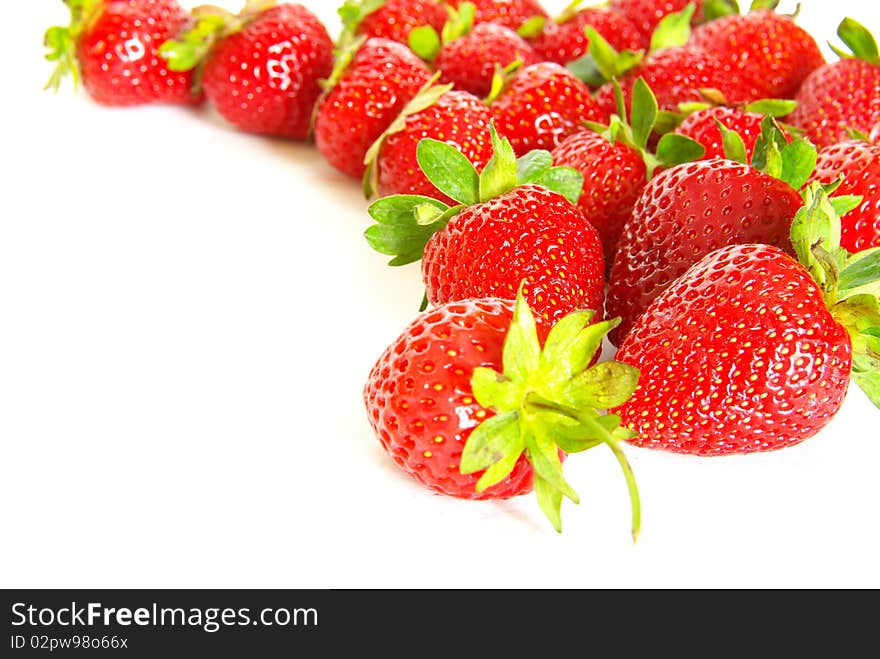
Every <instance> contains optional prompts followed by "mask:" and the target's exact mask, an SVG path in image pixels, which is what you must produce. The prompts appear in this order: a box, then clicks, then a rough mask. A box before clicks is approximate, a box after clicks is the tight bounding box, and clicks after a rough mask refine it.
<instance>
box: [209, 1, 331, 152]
mask: <svg viewBox="0 0 880 659" xmlns="http://www.w3.org/2000/svg"><path fill="white" fill-rule="evenodd" d="M333 48H334V46H333V40H332V39H331V38H330V35H329V34H327V30H326V29H325V28H324V26H323V25H322V24H321V22H320V21H319V20H318V19H317V18H316V17H315V15H314V14H312V13H311V12H310V11H309V10H308V9H306V8H305V7H303V6H302V5H296V4H281V5H278V6H276V7H273V8H272V9H268V10H266V11H265V12H263V13H261V14H260V15H259V16H258V17H257V18H256V19H254V20H253V22H251V23H249V24H248V25H247V26H246V27H245V28H244V29H243V30H242V31H240V32H236V33H235V34H232V35H231V36H229V37H227V38H225V39H223V40H222V41H221V42H220V43H218V44H217V45H216V46H215V47H214V49H213V50H212V51H211V54H210V55H209V56H208V58H207V60H206V62H205V66H204V70H203V73H202V88H203V89H204V91H205V96H206V97H207V98H208V100H209V101H210V102H211V103H212V104H213V105H214V107H215V108H216V109H217V111H218V112H219V113H220V115H221V116H222V117H224V118H225V119H226V120H227V121H229V122H230V123H231V124H233V125H235V126H237V127H238V128H239V129H240V130H243V131H245V132H248V133H257V134H265V135H275V136H278V137H288V138H292V139H299V140H304V139H306V138H307V137H308V134H309V129H310V125H311V119H312V112H313V110H314V106H315V103H316V102H317V100H318V97H319V96H320V95H321V87H320V85H319V84H318V81H319V80H321V79H324V78H327V77H328V76H329V75H330V73H331V72H332V70H333Z"/></svg>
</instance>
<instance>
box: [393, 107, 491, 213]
mask: <svg viewBox="0 0 880 659" xmlns="http://www.w3.org/2000/svg"><path fill="white" fill-rule="evenodd" d="M491 123H492V113H491V112H490V111H489V108H488V107H486V104H485V103H483V102H482V101H481V100H480V99H478V98H477V97H476V96H474V95H473V94H469V93H467V92H460V91H455V90H453V91H450V92H447V93H446V94H443V96H441V97H440V100H438V101H437V103H435V104H434V105H432V106H431V107H429V108H427V109H426V110H423V111H422V112H419V113H417V114H414V115H410V116H409V117H407V119H406V127H405V128H404V129H403V130H402V131H401V132H399V133H395V134H394V135H389V136H388V138H387V140H386V141H385V143H384V145H383V146H382V150H381V152H380V154H379V159H378V163H377V166H378V168H379V195H380V196H383V197H384V196H387V195H392V194H412V195H424V196H426V197H433V198H434V199H439V200H441V201H445V202H446V203H449V204H453V205H454V204H457V203H458V202H456V201H453V200H452V199H449V198H448V197H447V196H446V195H444V194H443V193H442V192H440V191H439V190H437V188H435V187H434V185H433V184H432V183H431V182H430V181H429V180H428V179H427V178H426V177H425V175H424V173H423V172H422V170H421V168H420V167H419V162H418V158H417V157H416V150H417V148H418V145H419V141H421V140H422V139H423V138H426V137H430V138H433V139H436V140H440V141H443V142H447V143H449V144H452V145H453V146H455V147H456V148H457V149H458V150H459V151H461V152H462V153H463V154H464V155H465V157H466V158H467V159H468V160H470V161H471V162H472V163H473V164H474V167H476V168H477V171H482V169H483V168H484V167H485V166H486V163H488V162H489V160H491V158H492V155H493V150H492V141H491V139H490V138H489V126H490V125H491Z"/></svg>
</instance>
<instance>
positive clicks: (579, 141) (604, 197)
mask: <svg viewBox="0 0 880 659" xmlns="http://www.w3.org/2000/svg"><path fill="white" fill-rule="evenodd" d="M553 164H554V165H557V166H560V167H574V168H575V169H576V170H578V171H579V172H581V173H582V174H583V175H584V187H583V193H582V194H581V197H580V199H579V200H578V208H580V210H581V212H582V213H583V214H584V217H586V218H587V220H588V221H589V222H590V224H592V225H593V226H594V227H595V228H596V231H598V232H599V236H600V238H601V240H602V246H603V249H604V253H605V265H606V267H607V268H609V269H610V268H611V264H612V263H613V262H614V254H615V252H616V251H617V241H618V240H619V239H620V234H621V232H622V231H623V226H624V224H626V221H627V220H628V219H629V216H630V215H631V214H632V209H633V206H635V203H636V200H637V199H638V198H639V195H640V194H641V192H642V190H643V189H644V187H645V185H646V184H647V183H648V173H647V168H646V167H645V161H644V158H642V154H641V153H639V152H638V151H637V150H635V149H633V148H632V147H629V146H627V145H625V144H620V143H617V144H612V143H611V142H609V141H608V140H607V139H606V138H604V137H602V136H601V135H599V134H597V133H594V132H592V131H581V132H580V133H575V134H574V135H572V136H571V137H569V138H567V139H566V140H565V141H564V142H563V143H562V144H560V145H559V146H558V147H556V149H555V150H554V151H553Z"/></svg>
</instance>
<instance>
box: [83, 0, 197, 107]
mask: <svg viewBox="0 0 880 659" xmlns="http://www.w3.org/2000/svg"><path fill="white" fill-rule="evenodd" d="M189 25H190V16H189V14H188V13H187V12H186V11H185V10H184V9H183V7H181V6H180V4H179V3H178V2H177V1H176V0H129V1H128V2H119V1H116V2H112V1H108V2H104V3H103V5H102V6H101V7H100V9H99V10H98V13H97V14H96V16H94V17H93V18H92V19H91V20H90V22H89V24H88V25H87V27H86V29H85V30H84V31H83V33H82V34H81V35H80V37H79V40H78V41H77V48H76V55H77V60H78V62H79V66H80V71H81V74H82V81H83V86H84V87H85V88H86V91H87V92H88V93H89V95H90V96H91V97H92V98H93V99H94V100H95V101H97V102H98V103H101V104H103V105H115V106H129V105H141V104H145V103H172V104H183V105H190V104H194V103H198V102H200V101H201V100H202V98H203V97H202V96H201V94H199V93H194V92H193V89H194V80H193V73H192V71H186V72H175V71H170V70H169V69H168V66H167V64H166V63H165V60H164V59H162V58H161V57H160V56H159V47H160V46H161V45H162V44H163V43H164V42H165V41H167V40H168V39H173V38H175V37H177V36H178V35H179V34H180V33H181V32H182V31H184V30H185V29H187V28H188V27H189Z"/></svg>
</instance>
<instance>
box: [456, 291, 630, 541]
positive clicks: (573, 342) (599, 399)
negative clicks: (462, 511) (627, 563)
mask: <svg viewBox="0 0 880 659" xmlns="http://www.w3.org/2000/svg"><path fill="white" fill-rule="evenodd" d="M592 320H593V312H591V311H580V312H575V313H572V314H570V315H568V316H566V317H565V318H563V319H562V320H560V321H559V322H558V323H557V324H556V325H555V326H554V327H553V329H552V330H550V333H549V335H548V337H547V340H546V342H545V344H544V347H543V349H542V348H541V344H540V342H539V340H538V333H537V327H536V323H535V318H534V315H533V314H532V311H531V309H529V306H528V304H527V303H526V301H525V299H524V297H523V289H522V286H520V290H519V293H518V295H517V300H516V307H515V310H514V315H513V320H512V322H511V325H510V329H509V330H508V332H507V336H506V338H505V341H504V349H503V356H502V363H503V372H500V373H499V372H498V371H496V370H494V369H491V368H477V369H475V370H474V372H473V375H472V377H471V388H472V389H473V393H474V398H475V399H476V400H477V402H478V403H480V405H482V406H483V407H485V408H487V409H490V410H492V411H493V412H494V413H495V415H494V416H492V417H490V418H489V419H487V420H486V421H484V422H482V423H481V424H480V425H479V426H477V427H476V428H475V429H474V430H473V432H472V433H471V435H470V437H469V438H468V440H467V443H466V444H465V447H464V451H463V453H462V456H461V465H460V467H459V469H460V471H461V472H462V473H464V474H476V473H480V472H482V475H481V476H480V479H479V481H478V482H477V486H476V488H477V491H479V492H482V491H484V490H486V489H487V488H489V487H492V486H493V485H495V484H497V483H500V482H501V481H503V480H504V479H505V478H507V476H508V475H509V474H510V472H511V471H512V469H513V468H514V466H515V465H516V463H517V462H518V461H519V459H520V457H521V456H523V455H525V457H526V459H527V460H528V461H529V463H530V464H531V465H532V468H533V470H534V479H535V494H536V495H537V498H538V504H539V506H540V508H541V510H542V511H543V512H544V514H545V515H546V516H547V518H548V519H549V520H550V522H551V523H552V524H553V527H554V528H555V529H556V530H557V531H559V532H561V531H562V516H561V509H562V500H563V498H568V499H570V500H571V501H573V502H574V503H578V502H579V497H578V495H577V493H576V492H575V491H574V489H573V488H572V487H571V485H569V483H568V482H567V481H566V480H565V476H564V474H563V471H562V461H561V459H560V452H563V453H566V454H573V453H582V452H584V451H587V450H589V449H592V448H595V447H597V446H601V445H605V446H607V447H609V448H610V449H611V451H612V452H613V453H614V456H615V458H616V459H617V460H618V462H619V464H620V466H621V469H622V470H623V473H624V477H625V479H626V483H627V489H628V490H629V495H630V501H631V505H632V536H633V541H635V540H636V539H637V538H638V535H639V531H640V528H641V505H640V500H639V492H638V487H637V485H636V481H635V477H634V475H633V472H632V468H631V467H630V464H629V462H628V461H627V459H626V456H625V454H624V452H623V450H622V449H621V447H620V443H621V442H623V441H626V440H629V439H632V438H633V437H634V434H633V433H632V432H631V431H629V430H627V429H625V428H623V427H622V426H621V419H620V417H618V416H615V415H611V414H607V415H603V414H602V412H601V410H607V409H610V408H613V407H616V406H617V405H620V404H622V403H624V402H625V401H627V400H628V399H629V398H630V396H632V394H633V392H634V391H635V389H636V385H637V384H638V380H639V371H638V370H637V369H635V368H633V367H632V366H629V365H627V364H623V363H620V362H616V361H610V362H600V363H597V364H595V365H592V366H591V363H592V361H593V358H594V357H595V355H596V354H597V353H598V352H599V351H600V350H601V346H602V341H603V339H604V337H605V336H606V335H607V334H608V332H610V331H611V330H612V329H613V328H614V327H615V326H616V325H617V324H618V323H619V322H620V321H619V319H618V320H611V321H605V322H601V323H596V324H592V325H591V324H590V323H591V321H592Z"/></svg>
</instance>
